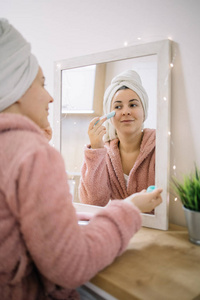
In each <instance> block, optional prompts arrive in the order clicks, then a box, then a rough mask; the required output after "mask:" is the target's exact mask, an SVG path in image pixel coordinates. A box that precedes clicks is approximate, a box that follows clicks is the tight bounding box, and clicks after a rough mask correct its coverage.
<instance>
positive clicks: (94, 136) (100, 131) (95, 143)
mask: <svg viewBox="0 0 200 300" xmlns="http://www.w3.org/2000/svg"><path fill="white" fill-rule="evenodd" d="M106 120H107V118H106V117H105V118H103V119H101V120H100V118H99V117H96V118H94V119H92V121H91V122H90V124H89V127H88V135H89V139H90V144H91V148H92V149H98V148H103V147H104V141H103V136H104V134H105V133H106V128H105V126H103V125H102V124H103V123H104V122H105V121H106ZM97 121H98V123H97V124H96V125H95V123H96V122H97Z"/></svg>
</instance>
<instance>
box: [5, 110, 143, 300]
mask: <svg viewBox="0 0 200 300" xmlns="http://www.w3.org/2000/svg"><path fill="white" fill-rule="evenodd" d="M140 226H141V216H140V213H139V210H138V209H137V208H136V207H135V206H134V205H131V204H129V203H122V201H119V200H116V201H113V202H112V203H111V204H110V205H108V207H107V208H105V209H103V210H102V211H101V212H99V213H98V214H96V215H95V216H94V217H92V218H91V220H90V222H89V224H88V225H85V226H80V225H78V222H77V215H76V212H75V209H74V207H73V205H72V196H71V194H70V193H69V186H68V182H67V174H66V171H65V166H64V161H63V159H62V157H61V155H60V153H59V152H58V151H56V150H55V149H54V148H53V147H51V146H50V145H49V144H48V141H47V140H46V138H45V137H44V136H43V134H42V131H41V130H40V128H39V127H38V126H37V125H36V124H34V123H33V122H32V121H31V120H29V119H28V118H26V117H23V116H20V115H15V114H6V113H0V299H1V300H11V299H12V300H44V299H46V300H47V299H51V300H52V299H73V300H74V299H79V296H78V294H77V293H76V291H75V290H74V289H75V288H76V287H78V286H80V285H82V284H83V283H84V282H86V281H88V280H90V279H91V278H92V277H93V276H94V275H95V274H96V273H97V272H98V271H100V270H101V269H103V268H104V267H105V266H107V265H109V264H110V263H112V261H113V260H114V259H115V257H116V256H118V255H120V254H121V253H122V252H123V251H124V250H125V249H126V246H127V244H128V241H129V239H130V238H131V237H132V236H133V234H134V233H135V232H137V231H138V230H139V228H140Z"/></svg>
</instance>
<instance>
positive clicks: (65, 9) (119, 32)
mask: <svg viewBox="0 0 200 300" xmlns="http://www.w3.org/2000/svg"><path fill="white" fill-rule="evenodd" d="M199 13H200V1H199V0H190V1H188V0H123V1H121V0H101V1H100V0H84V1H81V0H73V1H69V0H65V1H64V0H0V17H5V18H8V19H9V21H10V22H11V23H12V24H13V25H14V26H15V27H16V28H18V29H19V30H20V31H21V33H22V34H23V35H24V36H25V37H26V39H27V40H28V41H30V42H31V44H32V49H33V53H35V55H36V56H37V58H38V60H39V62H40V64H41V66H42V68H43V71H44V73H45V76H46V82H47V89H48V90H49V92H50V93H51V94H53V90H54V87H53V62H54V61H56V60H60V59H66V58H70V57H74V56H82V55H86V54H90V53H94V52H101V51H106V50H111V49H116V48H121V47H123V45H124V42H125V41H127V42H128V45H129V46H131V45H134V44H138V43H144V42H151V41H156V40H162V39H166V38H168V37H170V38H171V39H172V40H173V41H174V46H173V58H174V68H173V72H172V111H171V125H172V135H171V138H172V143H171V174H172V175H177V177H179V178H181V174H182V173H184V172H188V171H191V170H193V166H194V162H196V163H197V165H198V166H200V134H199V129H200V51H199V49H200V18H199ZM138 37H140V38H141V41H138V39H137V38H138ZM174 164H175V165H176V171H174V170H173V168H172V166H173V165H174ZM175 172H176V173H175ZM173 199H174V198H173V196H171V200H170V222H173V223H176V224H180V225H184V224H185V218H184V215H183V211H182V207H181V204H180V202H179V201H176V202H175V201H174V200H173Z"/></svg>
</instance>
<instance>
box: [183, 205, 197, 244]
mask: <svg viewBox="0 0 200 300" xmlns="http://www.w3.org/2000/svg"><path fill="white" fill-rule="evenodd" d="M183 209H184V213H185V218H186V223H187V228H188V233H189V240H190V241H191V242H192V243H194V244H197V245H200V212H199V211H194V210H190V209H188V208H185V207H184V206H183Z"/></svg>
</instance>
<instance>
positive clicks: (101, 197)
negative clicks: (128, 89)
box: [79, 128, 156, 206]
mask: <svg viewBox="0 0 200 300" xmlns="http://www.w3.org/2000/svg"><path fill="white" fill-rule="evenodd" d="M118 142H119V140H118V139H114V140H111V141H109V142H107V143H105V146H104V148H100V149H91V148H90V145H87V146H86V147H85V150H84V162H83V166H82V169H81V179H80V184H79V197H80V201H81V202H82V203H88V204H91V205H99V206H105V205H106V204H107V203H108V202H109V200H113V199H124V198H126V197H128V196H129V195H131V194H133V193H136V192H140V191H141V190H143V189H147V187H148V186H150V185H154V184H155V142H156V132H155V129H149V128H146V129H144V134H143V139H142V142H141V146H140V153H139V155H138V157H137V160H136V162H135V164H134V166H133V167H132V169H131V171H130V173H129V178H128V183H127V185H126V182H125V179H124V173H123V169H122V164H121V157H120V152H119V147H118Z"/></svg>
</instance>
